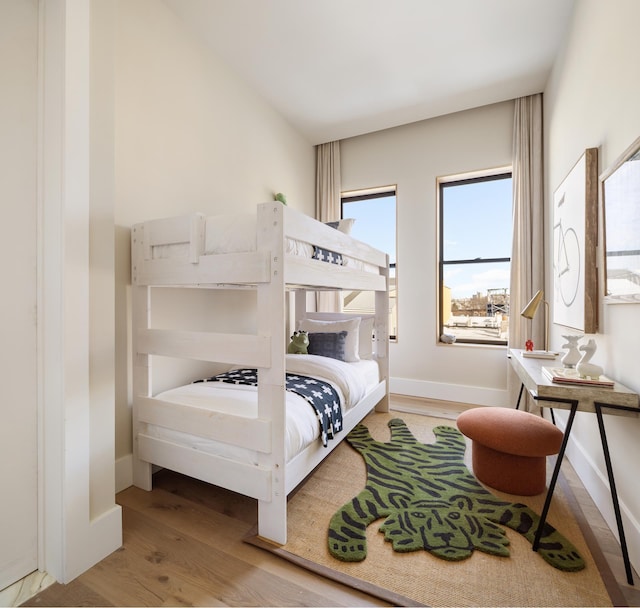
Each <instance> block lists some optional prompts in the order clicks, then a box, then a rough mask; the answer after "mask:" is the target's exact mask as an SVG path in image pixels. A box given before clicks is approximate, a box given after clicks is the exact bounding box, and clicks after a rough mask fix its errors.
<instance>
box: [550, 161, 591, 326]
mask: <svg viewBox="0 0 640 608" xmlns="http://www.w3.org/2000/svg"><path fill="white" fill-rule="evenodd" d="M597 242H598V149H597V148H588V149H587V150H585V152H584V154H583V155H582V156H581V157H580V159H579V160H578V162H577V163H576V164H575V165H574V166H573V168H572V169H571V171H570V172H569V174H568V175H567V177H565V179H564V180H563V181H562V183H561V184H560V185H559V186H558V188H557V189H556V191H555V193H554V195H553V322H554V323H557V324H559V325H564V326H566V327H570V328H572V329H577V330H578V331H582V332H584V333H587V334H591V333H595V332H596V331H597V330H598V270H597V259H596V245H597Z"/></svg>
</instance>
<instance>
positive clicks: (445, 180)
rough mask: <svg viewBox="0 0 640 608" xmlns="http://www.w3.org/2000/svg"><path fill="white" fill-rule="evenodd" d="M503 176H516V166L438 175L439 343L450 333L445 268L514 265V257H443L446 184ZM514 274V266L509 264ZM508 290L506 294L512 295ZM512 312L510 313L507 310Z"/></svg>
mask: <svg viewBox="0 0 640 608" xmlns="http://www.w3.org/2000/svg"><path fill="white" fill-rule="evenodd" d="M502 179H511V180H512V179H513V168H512V167H511V166H505V167H498V168H495V169H489V170H486V171H477V172H473V173H463V174H457V175H449V176H446V177H439V178H437V180H436V184H437V200H438V202H437V205H436V207H437V212H438V222H437V226H438V249H437V253H438V273H437V274H438V285H437V289H436V292H437V303H438V307H437V308H438V314H437V321H438V326H437V330H438V334H437V342H439V343H443V340H442V338H441V337H442V335H443V334H444V333H447V328H446V327H445V325H444V295H445V289H444V287H445V285H444V270H445V266H455V265H461V264H465V265H472V264H491V263H505V262H508V263H509V264H511V256H509V257H497V258H480V257H478V258H471V259H455V260H454V259H452V260H445V259H444V228H445V226H444V204H445V201H444V198H445V197H444V191H445V189H446V188H447V187H451V186H454V185H455V186H461V185H467V184H475V183H481V182H489V181H498V180H502ZM511 205H512V212H513V196H512V201H511ZM510 273H511V267H510ZM509 295H510V294H509V293H508V294H507V297H509ZM507 315H509V313H507ZM456 343H458V344H474V345H480V346H507V343H508V340H507V339H505V340H489V339H487V340H482V339H479V338H478V339H475V338H474V339H470V338H464V337H462V338H461V337H458V336H456Z"/></svg>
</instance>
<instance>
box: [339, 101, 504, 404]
mask: <svg viewBox="0 0 640 608" xmlns="http://www.w3.org/2000/svg"><path fill="white" fill-rule="evenodd" d="M512 132H513V102H504V103H499V104H495V105H491V106H486V107H482V108H477V109H474V110H469V111H466V112H459V113H456V114H450V115H448V116H443V117H440V118H435V119H431V120H426V121H422V122H418V123H413V124H410V125H405V126H402V127H397V128H393V129H387V130H384V131H379V132H376V133H371V134H368V135H362V136H359V137H354V138H351V139H347V140H344V141H343V142H342V143H341V161H342V189H343V190H344V191H347V190H357V189H361V188H371V187H375V186H387V185H393V184H395V185H397V237H398V238H397V243H398V244H397V248H398V252H397V254H398V341H397V343H394V344H391V350H390V353H391V356H390V363H391V378H392V380H391V390H392V392H396V393H401V394H409V395H417V396H424V397H431V398H435V399H444V400H451V401H463V402H467V403H477V404H481V405H507V404H508V402H509V399H508V395H507V369H508V364H507V358H506V348H505V347H496V346H477V345H463V344H454V345H445V344H441V343H439V342H438V331H437V327H438V320H437V273H438V267H437V237H438V226H437V201H436V196H437V188H436V178H438V177H440V176H445V175H452V174H457V173H464V172H467V171H477V170H481V169H491V168H496V167H503V166H507V165H510V164H511V147H512V142H511V139H512Z"/></svg>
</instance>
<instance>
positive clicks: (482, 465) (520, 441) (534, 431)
mask: <svg viewBox="0 0 640 608" xmlns="http://www.w3.org/2000/svg"><path fill="white" fill-rule="evenodd" d="M456 422H457V424H458V428H459V429H460V432H461V433H463V434H464V435H466V436H467V437H469V439H471V441H472V448H471V459H472V464H473V472H474V473H475V475H476V477H477V478H478V479H479V480H480V481H482V482H483V483H485V484H487V485H488V486H491V487H492V488H495V489H496V490H501V491H502V492H507V493H509V494H518V495H520V496H533V495H535V494H541V493H542V492H544V490H545V487H546V483H547V456H548V455H550V454H557V453H558V451H559V450H560V445H561V444H562V437H563V433H562V431H561V430H560V429H559V428H557V427H556V426H554V425H553V424H552V423H551V422H549V421H548V420H545V419H544V418H542V417H541V416H535V415H534V414H530V413H528V412H523V411H522V410H510V409H506V408H502V407H478V408H474V409H471V410H467V411H466V412H463V413H462V414H460V415H459V416H458V419H457V421H456Z"/></svg>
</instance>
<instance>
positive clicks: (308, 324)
mask: <svg viewBox="0 0 640 608" xmlns="http://www.w3.org/2000/svg"><path fill="white" fill-rule="evenodd" d="M300 330H302V331H306V332H309V333H333V332H336V333H337V332H340V331H346V332H347V339H346V342H345V345H344V360H345V361H349V362H353V361H360V357H359V356H358V349H359V346H360V317H354V318H353V319H347V320H345V321H316V320H314V319H302V320H301V321H299V322H298V331H300Z"/></svg>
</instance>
